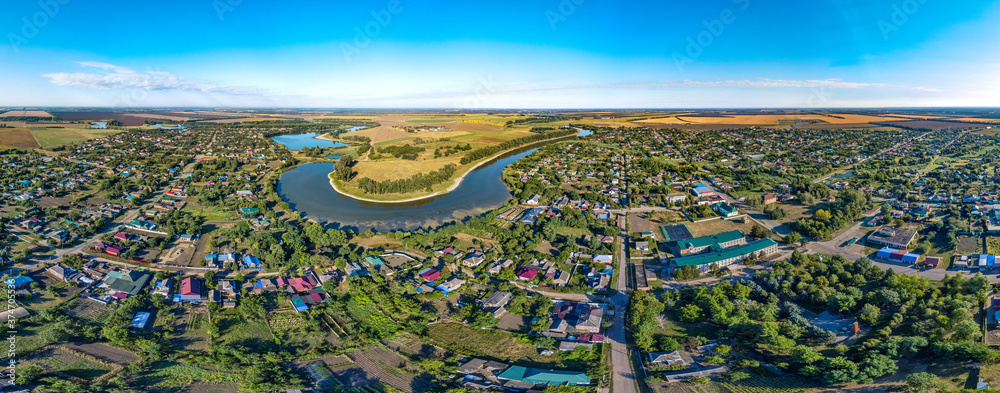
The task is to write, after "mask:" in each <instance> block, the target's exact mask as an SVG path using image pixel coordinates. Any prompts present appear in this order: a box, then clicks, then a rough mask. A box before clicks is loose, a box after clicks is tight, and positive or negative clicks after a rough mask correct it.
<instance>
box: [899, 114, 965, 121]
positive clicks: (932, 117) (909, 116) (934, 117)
mask: <svg viewBox="0 0 1000 393" xmlns="http://www.w3.org/2000/svg"><path fill="white" fill-rule="evenodd" d="M886 116H892V117H905V118H907V119H922V120H934V119H951V117H948V116H930V115H901V114H898V113H890V114H888V115H886Z"/></svg>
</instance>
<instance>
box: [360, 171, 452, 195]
mask: <svg viewBox="0 0 1000 393" xmlns="http://www.w3.org/2000/svg"><path fill="white" fill-rule="evenodd" d="M457 169H458V166H456V165H455V164H448V165H445V166H444V167H443V168H441V169H438V170H436V171H431V172H428V173H417V174H415V175H413V176H411V177H410V178H408V179H396V180H384V181H376V180H372V179H369V178H367V177H362V178H360V179H358V182H357V184H358V188H360V189H361V190H362V191H364V192H365V193H368V194H405V193H408V192H413V191H417V190H421V189H423V190H426V191H431V187H433V186H434V185H435V184H439V183H443V182H445V181H448V179H450V178H451V177H452V175H454V174H455V171H456V170H457Z"/></svg>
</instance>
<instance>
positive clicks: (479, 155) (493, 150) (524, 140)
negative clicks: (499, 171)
mask: <svg viewBox="0 0 1000 393" xmlns="http://www.w3.org/2000/svg"><path fill="white" fill-rule="evenodd" d="M575 134H576V130H562V131H554V132H546V133H543V134H535V135H531V136H524V137H520V138H515V139H511V140H509V141H506V142H503V143H500V144H498V145H493V146H487V147H483V148H479V149H476V150H473V151H471V152H468V153H466V154H465V156H463V157H462V160H461V163H462V165H465V164H469V163H472V162H474V161H476V160H480V159H483V158H486V157H489V156H492V155H495V154H497V153H500V152H502V151H504V150H509V149H513V148H515V147H518V146H522V145H527V144H529V143H534V142H539V141H544V140H546V139H552V138H560V137H564V136H570V135H575Z"/></svg>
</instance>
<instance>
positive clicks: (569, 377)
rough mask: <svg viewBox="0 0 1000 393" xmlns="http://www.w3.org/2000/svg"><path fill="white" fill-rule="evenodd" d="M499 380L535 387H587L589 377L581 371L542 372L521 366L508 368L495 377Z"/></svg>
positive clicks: (541, 370) (538, 369)
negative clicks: (523, 383) (533, 385)
mask: <svg viewBox="0 0 1000 393" xmlns="http://www.w3.org/2000/svg"><path fill="white" fill-rule="evenodd" d="M497 378H499V379H501V380H513V381H520V382H525V383H532V384H535V385H570V386H576V385H589V384H590V377H588V376H587V374H584V373H583V372H582V371H568V370H543V369H540V368H528V367H521V366H510V368H508V369H507V370H504V372H503V373H501V374H500V375H498V376H497Z"/></svg>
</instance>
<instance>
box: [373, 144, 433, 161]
mask: <svg viewBox="0 0 1000 393" xmlns="http://www.w3.org/2000/svg"><path fill="white" fill-rule="evenodd" d="M424 151H427V148H424V147H419V146H414V145H401V146H386V147H380V148H379V149H378V152H379V154H388V155H390V156H393V157H396V158H402V159H404V160H416V159H417V155H418V154H420V153H423V152H424Z"/></svg>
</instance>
